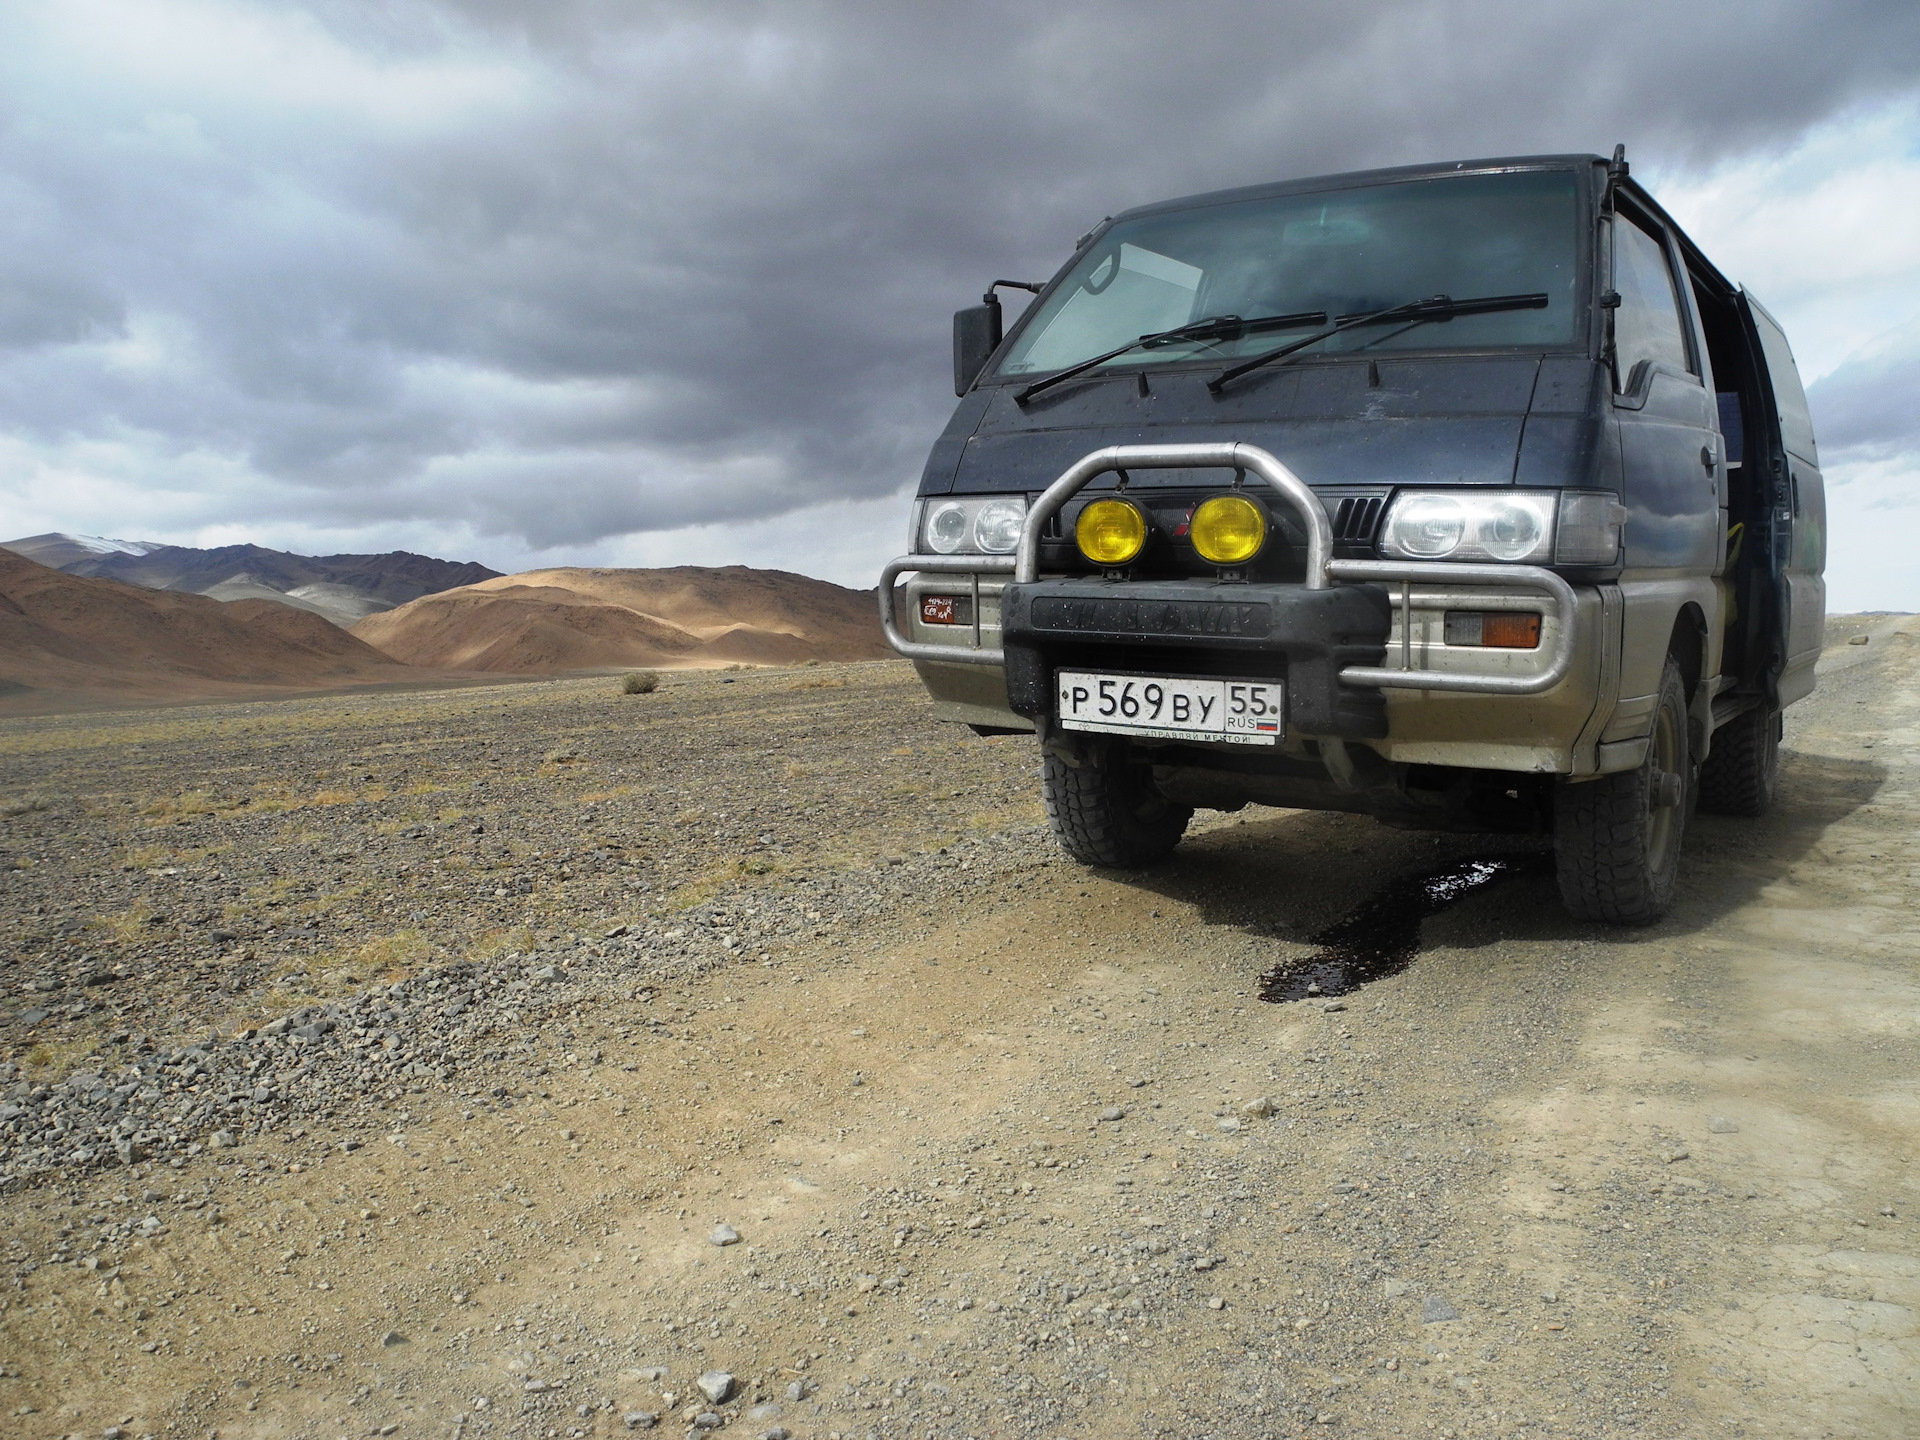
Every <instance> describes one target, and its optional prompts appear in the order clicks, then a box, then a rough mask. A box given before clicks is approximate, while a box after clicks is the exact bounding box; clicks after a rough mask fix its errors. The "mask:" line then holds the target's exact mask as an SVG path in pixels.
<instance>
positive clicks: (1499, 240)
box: [999, 171, 1584, 376]
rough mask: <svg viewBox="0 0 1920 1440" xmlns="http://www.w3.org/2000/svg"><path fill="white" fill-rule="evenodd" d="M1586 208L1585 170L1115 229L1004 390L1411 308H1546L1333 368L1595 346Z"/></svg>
mask: <svg viewBox="0 0 1920 1440" xmlns="http://www.w3.org/2000/svg"><path fill="white" fill-rule="evenodd" d="M1578 254H1579V205H1578V198H1577V193H1576V190H1575V176H1574V175H1573V174H1572V172H1570V171H1546V172H1542V173H1531V174H1517V175H1464V176H1448V177H1445V178H1441V179H1435V180H1418V181H1408V182H1405V183H1402V184H1396V185H1375V186H1368V187H1366V188H1364V189H1357V190H1338V191H1330V192H1327V193H1324V194H1318V195H1287V196H1281V197H1279V198H1276V199H1268V200H1247V201H1241V202H1238V203H1235V204H1227V205H1211V206H1208V207H1206V208H1204V209H1199V210H1186V211H1179V212H1175V213H1171V214H1166V215H1149V216H1143V217H1141V218H1140V219H1138V220H1129V221H1124V222H1122V223H1121V224H1118V225H1115V226H1114V227H1113V228H1112V229H1111V230H1109V231H1108V232H1107V233H1106V234H1105V235H1103V236H1102V237H1101V238H1100V239H1099V240H1098V241H1096V242H1095V243H1094V244H1093V245H1092V246H1090V247H1089V248H1088V250H1087V253H1086V254H1084V255H1082V256H1081V257H1080V258H1079V260H1078V261H1077V262H1076V263H1075V265H1074V268H1073V270H1072V271H1071V272H1070V273H1069V274H1068V276H1067V278H1066V280H1065V281H1064V282H1063V283H1062V284H1061V285H1060V286H1059V287H1058V288H1057V289H1056V290H1055V291H1054V292H1053V293H1052V294H1051V295H1049V296H1048V297H1047V299H1046V301H1045V302H1044V303H1043V304H1042V305H1041V306H1040V307H1039V309H1038V310H1037V311H1036V313H1035V314H1034V315H1033V317H1032V319H1031V320H1030V321H1029V322H1028V323H1027V324H1026V325H1024V326H1023V328H1022V330H1021V332H1020V334H1019V336H1018V337H1017V338H1016V339H1015V341H1014V343H1013V345H1012V347H1011V348H1010V349H1009V350H1008V352H1007V358H1006V360H1005V361H1004V362H1003V363H1002V364H1001V366H1000V371H999V373H1000V374H1002V375H1009V376H1012V375H1036V374H1041V373H1043V372H1046V371H1049V370H1059V369H1063V368H1064V367H1066V366H1068V365H1073V364H1077V363H1078V362H1080V361H1082V360H1086V359H1089V358H1090V357H1092V356H1095V355H1098V354H1101V353H1102V352H1103V351H1107V350H1112V349H1114V348H1115V347H1117V346H1120V345H1124V344H1126V343H1127V342H1128V341H1129V340H1132V339H1135V338H1136V337H1138V336H1141V335H1146V334H1150V333H1153V332H1156V331H1161V330H1171V329H1173V328H1175V327H1176V326H1180V325H1185V324H1188V323H1189V322H1191V321H1194V320H1198V319H1202V318H1204V317H1207V316H1215V315H1237V316H1239V317H1240V318H1241V319H1243V320H1257V319H1260V318H1262V317H1265V316H1270V315H1289V314H1297V313H1300V312H1303V311H1314V310H1323V311H1325V312H1326V313H1327V314H1328V315H1335V316H1337V315H1350V314H1354V313H1357V312H1360V311H1366V310H1378V309H1381V308H1383V307H1385V306H1389V305H1397V304H1400V303H1402V302H1404V301H1405V300H1406V299H1407V298H1408V297H1409V296H1423V295H1453V296H1473V295H1505V294H1512V293H1515V292H1522V291H1528V292H1530V291H1541V292H1544V293H1545V294H1546V295H1547V296H1548V297H1549V298H1548V304H1547V306H1546V307H1545V308H1544V309H1538V310H1533V309H1529V310H1511V311H1503V312H1497V313H1494V314H1489V315H1469V316H1461V317H1459V318H1457V319H1453V320H1449V321H1446V322H1445V323H1444V324H1433V325H1416V326H1413V327H1412V328H1410V329H1406V330H1404V331H1401V330H1395V329H1392V328H1389V329H1388V330H1387V331H1386V332H1385V333H1382V332H1381V331H1378V330H1373V329H1368V328H1365V327H1361V328H1359V329H1355V330H1351V331H1348V332H1346V333H1344V334H1341V335H1337V336H1333V337H1331V338H1329V339H1328V340H1326V341H1325V342H1323V343H1322V344H1321V345H1320V346H1318V347H1316V350H1317V353H1334V354H1338V353H1341V352H1350V351H1354V350H1363V349H1364V350H1368V351H1371V352H1375V353H1378V352H1381V351H1405V350H1478V349H1489V348H1506V347H1525V348H1528V349H1534V348H1542V349H1544V348H1553V347H1559V346H1566V345H1571V344H1573V343H1575V341H1576V340H1577V339H1579V338H1580V337H1581V336H1582V335H1583V333H1584V331H1583V329H1582V328H1581V327H1580V326H1579V325H1578V323H1577V322H1578V320H1579V318H1580V317H1579V314H1578V313H1577V307H1576V305H1575V283H1576V280H1577V278H1578V277H1577V275H1576V273H1575V272H1576V269H1577V257H1578ZM1274 344H1275V339H1274V336H1273V335H1272V334H1271V333H1252V334H1246V335H1242V336H1240V337H1239V338H1237V339H1221V338H1215V339H1196V340H1192V341H1186V342H1182V343H1179V344H1175V345H1166V346H1160V347H1156V348H1154V349H1152V350H1150V351H1145V352H1140V351H1135V352H1131V353H1129V354H1126V355H1121V356H1118V357H1116V358H1115V359H1113V360H1112V361H1110V362H1108V363H1109V364H1110V365H1111V366H1113V367H1115V368H1119V367H1128V368H1137V367H1140V366H1159V365H1166V364H1170V363H1176V362H1179V361H1183V360H1195V359H1200V360H1207V361H1214V360H1232V359H1235V358H1239V357H1245V356H1250V355H1257V354H1259V353H1261V352H1262V351H1265V350H1271V349H1272V348H1273V346H1274Z"/></svg>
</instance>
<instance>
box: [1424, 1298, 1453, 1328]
mask: <svg viewBox="0 0 1920 1440" xmlns="http://www.w3.org/2000/svg"><path fill="white" fill-rule="evenodd" d="M1459 1318H1460V1312H1459V1311H1458V1310H1456V1309H1454V1308H1453V1306H1451V1305H1449V1304H1448V1303H1447V1302H1446V1300H1445V1299H1443V1298H1442V1297H1441V1296H1438V1295H1429V1296H1427V1298H1426V1299H1425V1300H1422V1301H1421V1302H1420V1323H1421V1324H1423V1325H1434V1324H1437V1323H1439V1322H1440V1321H1442V1320H1458V1319H1459Z"/></svg>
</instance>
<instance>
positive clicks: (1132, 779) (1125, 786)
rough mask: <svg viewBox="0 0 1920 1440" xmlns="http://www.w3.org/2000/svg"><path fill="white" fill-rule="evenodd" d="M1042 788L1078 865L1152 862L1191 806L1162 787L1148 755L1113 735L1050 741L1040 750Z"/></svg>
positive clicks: (1056, 833)
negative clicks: (1175, 801) (1179, 802)
mask: <svg viewBox="0 0 1920 1440" xmlns="http://www.w3.org/2000/svg"><path fill="white" fill-rule="evenodd" d="M1062 750H1066V751H1067V752H1068V753H1067V754H1061V753H1059V752H1060V751H1062ZM1076 762H1077V763H1076ZM1040 795H1041V798H1042V799H1043V800H1045V801H1046V806H1047V823H1048V824H1049V825H1051V826H1052V827H1053V838H1054V839H1056V840H1058V841H1059V842H1060V848H1061V849H1062V850H1065V851H1066V852H1067V854H1069V855H1071V856H1072V857H1073V858H1074V859H1076V860H1078V861H1079V862H1080V863H1081V864H1082V865H1105V866H1110V867H1112V868H1114V869H1118V870H1131V869H1135V868H1137V867H1139V866H1142V865H1151V864H1152V863H1153V862H1154V861H1156V860H1159V859H1163V858H1164V857H1165V856H1166V855H1167V854H1169V853H1170V852H1171V851H1172V849H1173V847H1174V846H1176V845H1178V844H1179V843H1180V837H1181V836H1182V835H1184V834H1186V832H1187V822H1188V821H1189V820H1191V819H1192V818H1193V811H1192V809H1191V808H1190V807H1188V806H1185V805H1175V804H1173V803H1172V802H1171V801H1169V800H1167V798H1166V797H1165V796H1163V795H1162V794H1161V793H1160V792H1159V790H1158V789H1157V788H1156V787H1155V786H1154V783H1153V772H1152V770H1151V768H1150V767H1149V766H1148V764H1147V763H1146V761H1145V760H1144V759H1143V758H1142V757H1141V756H1140V755H1139V753H1138V752H1137V751H1135V750H1134V748H1133V747H1132V746H1131V745H1129V744H1128V743H1127V742H1126V741H1125V740H1124V739H1121V738H1120V737H1119V736H1113V735H1090V736H1076V737H1074V739H1073V740H1071V741H1064V742H1063V741H1055V742H1054V743H1053V744H1051V745H1049V746H1048V747H1047V748H1046V749H1045V750H1043V751H1042V752H1041V758H1040Z"/></svg>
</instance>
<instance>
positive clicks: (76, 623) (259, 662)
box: [0, 550, 414, 712]
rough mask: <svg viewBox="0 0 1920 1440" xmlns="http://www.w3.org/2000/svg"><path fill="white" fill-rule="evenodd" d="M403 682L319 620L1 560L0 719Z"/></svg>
mask: <svg viewBox="0 0 1920 1440" xmlns="http://www.w3.org/2000/svg"><path fill="white" fill-rule="evenodd" d="M413 674H414V672H413V671H412V670H411V669H410V668H409V667H407V666H405V665H402V664H400V663H399V662H397V661H395V660H393V659H392V658H391V657H389V656H386V655H382V654H381V653H380V652H379V651H378V650H375V649H374V648H373V647H372V646H370V645H368V644H367V643H366V642H365V641H363V640H359V639H356V638H355V637H354V636H352V635H350V634H348V633H347V632H346V631H344V630H342V629H340V628H339V627H338V626H336V625H332V624H329V623H328V622H327V621H326V620H323V619H322V618H321V617H320V616H318V615H315V614H311V613H309V612H307V611H304V610H294V609H290V608H288V607H287V606H285V605H280V604H276V603H274V602H272V601H267V600H238V601H234V602H231V603H222V602H221V601H218V600H211V599H208V598H207V597H206V596H204V595H189V594H183V593H181V592H178V591H170V590H145V589H140V588H138V587H136V586H133V585H127V584H123V583H121V582H120V581H118V580H98V579H93V578H91V577H87V576H80V575H68V574H64V573H62V572H61V571H59V570H51V569H48V568H47V567H46V566H44V565H37V564H35V563H34V562H33V561H31V560H28V559H26V558H25V557H24V556H21V555H16V554H14V553H13V552H11V551H7V550H0V708H4V709H5V710H8V711H13V712H20V711H29V710H48V709H65V708H72V707H73V706H74V705H85V704H89V703H95V704H97V703H140V702H149V701H155V700H182V699H210V698H216V697H222V698H224V697H233V698H240V697H242V696H246V695H258V694H263V693H279V692H284V691H287V690H312V689H319V688H328V687H333V686H340V685H352V684H356V683H367V682H374V683H377V682H380V681H394V680H402V679H406V678H408V677H410V676H412V675H413Z"/></svg>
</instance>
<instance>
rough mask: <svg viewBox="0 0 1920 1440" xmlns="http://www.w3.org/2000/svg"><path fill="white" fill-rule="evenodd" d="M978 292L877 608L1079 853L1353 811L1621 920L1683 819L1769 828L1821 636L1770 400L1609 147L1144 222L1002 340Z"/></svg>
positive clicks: (1298, 185)
mask: <svg viewBox="0 0 1920 1440" xmlns="http://www.w3.org/2000/svg"><path fill="white" fill-rule="evenodd" d="M1014 284H1015V282H1007V281H998V282H995V286H994V287H993V288H992V289H990V290H989V291H988V292H987V295H986V297H985V299H984V302H983V303H982V304H981V305H978V306H975V307H972V308H971V309H968V310H963V311H961V312H960V313H959V314H958V315H956V316H955V317H954V385H955V390H956V391H957V392H958V394H959V395H960V403H959V405H958V407H957V408H956V409H955V412H954V415H953V419H952V421H951V422H950V423H949V424H948V426H947V428H946V431H945V433H944V434H942V435H941V437H940V439H939V441H938V442H937V443H936V444H935V445H934V447H933V453H932V456H931V457H930V458H929V460H928V462H927V467H926V472H925V474H924V476H923V477H922V479H921V482H920V489H919V497H918V498H917V499H916V500H915V502H914V507H913V516H912V522H911V532H910V540H909V551H910V553H909V554H907V555H904V556H902V557H901V558H900V559H898V560H896V561H894V562H893V563H892V564H890V565H889V566H888V567H887V569H886V571H885V573H884V575H883V579H882V584H881V610H882V618H883V622H884V623H885V625H886V627H887V630H888V635H889V638H890V639H891V641H892V643H893V645H894V648H895V649H896V650H898V651H899V652H900V653H901V654H903V655H905V656H908V657H909V658H911V659H912V660H913V662H914V664H915V665H916V667H917V668H918V670H919V672H920V675H921V676H922V678H923V680H924V681H925V683H926V686H927V688H928V690H929V691H930V692H931V694H932V696H933V699H934V703H935V707H936V711H937V713H939V714H940V715H941V716H943V717H944V718H948V719H952V720H956V721H960V722H963V723H966V724H968V725H971V726H973V727H974V728H975V729H976V730H980V731H985V732H994V731H1011V730H1022V731H1026V730H1031V731H1033V732H1035V733H1036V735H1037V736H1038V739H1039V741H1040V746H1041V751H1042V757H1043V762H1042V786H1043V790H1044V794H1045V799H1046V805H1047V813H1048V815H1049V816H1050V817H1051V820H1052V823H1053V827H1054V831H1055V833H1056V835H1057V836H1058V838H1059V840H1060V843H1061V844H1062V845H1063V846H1064V847H1065V848H1066V849H1067V851H1068V852H1069V853H1071V854H1072V855H1074V856H1075V857H1076V858H1078V859H1079V860H1081V861H1083V862H1085V863H1087V864H1092V865H1110V866H1137V865H1142V864H1146V863H1149V862H1151V861H1153V860H1155V859H1157V858H1159V857H1161V856H1163V855H1165V854H1166V853H1167V852H1168V851H1169V850H1171V849H1172V848H1173V846H1174V845H1176V844H1177V843H1178V842H1179V839H1180V837H1181V835H1182V833H1183V832H1184V830H1185V828H1186V825H1187V822H1188V820H1189V818H1190V817H1191V816H1192V813H1193V811H1194V810H1195V809H1196V808H1201V807H1207V808H1213V809H1221V810H1233V809H1238V808H1239V807H1241V806H1243V805H1246V804H1248V803H1258V804H1268V805H1280V806H1289V807H1295V808H1304V809H1322V810H1347V811H1355V812H1359V813H1364V814H1369V815H1373V816H1376V817H1378V818H1379V819H1381V820H1383V821H1385V822H1387V823H1390V824H1394V825H1401V826H1412V827H1421V828H1430V829H1437V830H1453V831H1491V832H1508V833H1540V834H1550V835H1551V836H1552V837H1553V840H1554V845H1555V850H1556V854H1557V857H1558V870H1559V878H1560V888H1561V892H1562V894H1563V896H1564V897H1565V900H1566V903H1567V905H1568V907H1569V908H1570V909H1571V910H1572V911H1573V912H1574V913H1575V914H1577V915H1580V916H1584V917H1589V918H1593V919H1598V920H1605V921H1612V922H1619V923H1639V922H1645V921H1649V920H1652V919H1653V918H1655V917H1656V916H1658V915H1659V914H1660V913H1661V912H1662V911H1663V910H1664V909H1665V908H1666V906H1667V904H1668V902H1669V899H1670V897H1671V894H1672V890H1673V879H1674V872H1675V867H1676V864H1677V862H1678V858H1679V853H1680V847H1681V839H1682V832H1683V831H1684V829H1685V825H1686V820H1687V817H1688V815H1689V814H1690V813H1691V812H1692V809H1693V807H1694V805H1695V804H1696V803H1698V804H1700V805H1702V806H1705V807H1707V808H1708V809H1711V810H1716V811H1720V812H1723V813H1731V814H1742V815H1756V814H1759V813H1760V812H1761V811H1762V810H1764V809H1765V808H1766V806H1767V805H1768V803H1769V802H1770V801H1771V799H1772V797H1773V793H1774V788H1775V782H1776V774H1777V770H1778V746H1779V741H1780V735H1781V712H1782V710H1783V709H1784V707H1785V706H1787V705H1789V704H1791V703H1792V702H1793V701H1795V700H1797V699H1799V698H1800V697H1801V696H1803V695H1805V694H1807V693H1808V692H1809V691H1810V690H1811V689H1812V688H1813V683H1814V661H1815V659H1816V658H1817V656H1818V653H1819V648H1820V643H1821V630H1822V626H1823V623H1824V618H1825V616H1824V610H1825V589H1824V584H1823V581H1822V579H1821V572H1822V569H1823V566H1824V564H1825V552H1826V535H1825V507H1824V497H1823V491H1822V486H1821V477H1820V469H1819V460H1818V456H1817V454H1816V452H1815V449H1814V441H1813V430H1812V426H1811V424H1810V422H1809V420H1808V416H1807V405H1806V397H1805V394H1804V392H1803V390H1802V388H1801V384H1800V380H1799V377H1798V374H1797V373H1796V371H1795V368H1794V362H1793V354H1792V351H1791V350H1790V349H1789V348H1788V345H1787V340H1786V336H1785V335H1784V334H1783V333H1782V332H1781V329H1780V327H1779V325H1778V324H1777V323H1776V322H1775V321H1774V320H1773V318H1772V317H1771V316H1770V315H1769V314H1768V313H1767V312H1766V310H1765V309H1764V308H1763V307H1762V306H1761V305H1760V303H1759V302H1758V301H1757V300H1756V299H1754V297H1753V296H1751V295H1750V294H1748V293H1747V292H1746V291H1745V290H1743V289H1741V288H1740V287H1739V286H1737V285H1735V284H1733V283H1732V282H1730V281H1729V280H1728V279H1727V278H1726V277H1725V276H1723V275H1722V274H1721V273H1720V271H1719V270H1718V269H1716V268H1715V267H1714V265H1713V264H1712V262H1711V261H1709V260H1708V259H1707V257H1706V256H1705V255H1703V254H1702V253H1701V252H1700V251H1699V249H1698V248H1697V247H1696V246H1694V245H1693V243H1692V242H1691V241H1689V240H1688V239H1687V237H1686V236H1685V235H1684V234H1682V233H1681V232H1680V230H1679V229H1678V227H1677V226H1675V225H1674V223H1673V222H1672V220H1671V219H1669V218H1668V216H1667V215H1666V214H1665V213H1664V212H1663V211H1662V210H1661V209H1660V207H1659V205H1658V204H1657V203H1655V201H1654V200H1653V199H1652V197H1651V196H1649V195H1648V194H1647V193H1646V192H1645V191H1644V190H1642V189H1641V188H1640V187H1639V186H1638V185H1636V184H1635V183H1634V182H1633V181H1632V180H1631V179H1630V178H1629V175H1628V169H1627V165H1626V162H1625V159H1624V156H1623V155H1622V154H1621V153H1620V152H1618V151H1616V152H1615V155H1614V157H1613V159H1612V160H1611V161H1609V160H1605V159H1602V158H1600V157H1598V156H1592V155H1552V156H1539V157H1531V158H1524V159H1509V160H1478V161H1464V162H1459V163H1450V164H1445V165H1430V166H1416V167H1409V168H1404V169H1395V170H1376V171H1369V172H1366V173H1362V174H1353V175H1337V176H1328V177H1322V178H1319V179H1313V180H1300V181H1292V182H1288V183H1285V184H1279V185H1265V186H1258V187H1254V188H1250V189H1244V190H1232V191H1225V192H1221V193H1219V194H1212V195H1200V196H1195V197H1192V198H1189V199H1185V200H1171V201H1167V202H1165V203H1162V204H1158V205H1149V206H1144V207H1142V208H1140V209H1137V210H1132V211H1129V212H1127V213H1126V214H1123V215H1119V216H1116V217H1114V218H1111V219H1109V220H1107V221H1104V222H1103V223H1102V224H1101V225H1100V226H1099V227H1098V228H1097V229H1095V230H1094V231H1092V232H1091V233H1090V234H1089V235H1087V236H1086V237H1085V238H1084V239H1083V240H1082V241H1081V242H1080V245H1079V247H1078V248H1077V249H1076V251H1075V252H1074V254H1073V257H1072V258H1071V259H1070V260H1069V261H1068V262H1067V264H1066V265H1065V267H1064V268H1063V269H1062V270H1061V271H1060V273H1059V274H1058V275H1056V276H1055V277H1054V278H1053V279H1052V280H1050V281H1048V282H1046V283H1045V284H1039V285H1029V284H1024V283H1021V284H1018V285H1016V288H1020V289H1026V290H1031V291H1035V292H1037V294H1036V298H1035V299H1034V300H1033V301H1032V303H1031V304H1030V305H1029V306H1028V307H1027V309H1026V311H1025V312H1024V313H1023V314H1022V315H1021V316H1020V317H1019V318H1018V320H1017V321H1015V323H1014V324H1013V325H1012V327H1011V328H1010V329H1009V330H1007V332H1006V333H1005V334H1002V324H1001V315H1002V311H1001V308H1000V304H999V301H998V298H997V295H998V290H999V289H1001V288H1004V287H1006V286H1008V285H1014ZM903 575H904V576H907V577H908V578H907V583H906V584H905V585H904V587H900V588H899V589H898V590H897V589H896V586H897V582H898V580H899V578H900V577H901V576H903Z"/></svg>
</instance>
